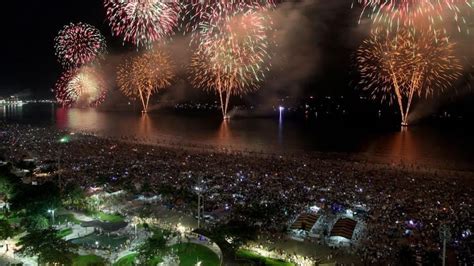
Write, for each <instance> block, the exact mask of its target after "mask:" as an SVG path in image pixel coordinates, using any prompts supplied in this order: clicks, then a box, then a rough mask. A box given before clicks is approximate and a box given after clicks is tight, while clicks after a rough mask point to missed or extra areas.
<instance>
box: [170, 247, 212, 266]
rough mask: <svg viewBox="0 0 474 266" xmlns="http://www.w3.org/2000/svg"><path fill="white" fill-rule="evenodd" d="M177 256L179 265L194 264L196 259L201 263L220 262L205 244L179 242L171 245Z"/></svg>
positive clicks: (209, 264) (207, 265)
mask: <svg viewBox="0 0 474 266" xmlns="http://www.w3.org/2000/svg"><path fill="white" fill-rule="evenodd" d="M171 248H172V249H173V250H175V251H177V252H176V254H177V255H178V257H179V260H180V263H179V265H180V266H194V265H196V263H197V262H198V261H202V265H206V266H214V265H216V266H218V265H219V264H220V261H219V257H217V255H216V254H215V253H214V252H213V251H212V250H210V249H209V248H207V247H205V246H201V245H198V244H193V243H180V244H176V245H173V246H171Z"/></svg>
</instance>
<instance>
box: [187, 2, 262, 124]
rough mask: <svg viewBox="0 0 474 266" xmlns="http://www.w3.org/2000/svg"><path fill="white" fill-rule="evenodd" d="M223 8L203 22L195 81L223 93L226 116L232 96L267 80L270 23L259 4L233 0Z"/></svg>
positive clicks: (193, 71) (194, 65) (193, 70)
mask: <svg viewBox="0 0 474 266" xmlns="http://www.w3.org/2000/svg"><path fill="white" fill-rule="evenodd" d="M223 10H225V12H224V13H221V14H220V16H215V17H212V19H211V20H203V21H202V22H200V23H199V26H198V29H199V30H198V33H199V43H198V47H197V48H196V52H195V54H194V56H193V58H192V62H191V77H192V78H191V82H192V84H193V85H194V86H195V87H198V88H202V89H205V90H213V91H216V92H217V93H218V94H219V98H220V103H221V109H222V114H223V116H224V118H226V117H227V108H228V104H229V99H230V96H231V95H244V94H246V93H248V92H251V91H254V90H256V89H257V88H258V85H259V83H261V82H262V81H263V80H264V77H265V72H266V71H267V70H268V67H269V66H268V62H269V54H268V52H267V51H268V46H269V38H268V30H269V28H268V27H269V23H268V20H267V17H266V16H265V15H264V14H263V13H262V10H261V9H260V6H259V5H256V6H252V5H249V4H247V3H241V4H240V5H237V4H235V3H233V4H229V5H228V6H227V8H224V9H223ZM211 15H212V14H211ZM211 15H207V16H208V17H210V16H211Z"/></svg>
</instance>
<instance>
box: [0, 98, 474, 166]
mask: <svg viewBox="0 0 474 266" xmlns="http://www.w3.org/2000/svg"><path fill="white" fill-rule="evenodd" d="M0 118H1V119H3V120H7V121H13V122H20V123H30V124H40V125H55V126H56V127H58V128H60V129H69V130H71V131H80V132H83V131H85V132H92V133H96V134H99V135H104V136H110V137H123V138H127V139H130V138H134V139H137V140H140V141H147V142H150V143H156V142H157V141H159V142H160V143H167V142H170V143H173V144H174V145H188V144H193V145H194V144H197V145H206V146H208V145H212V146H218V147H226V148H233V149H242V150H254V151H264V152H279V151H288V150H292V151H297V150H306V151H323V152H344V153H346V152H347V153H352V154H360V155H363V156H365V157H367V158H369V159H368V160H370V158H377V160H383V161H385V162H387V161H388V162H394V163H399V162H404V163H407V164H412V163H422V162H433V163H435V164H437V163H439V162H441V163H443V164H445V165H447V166H448V167H450V168H451V167H456V168H469V169H471V165H474V164H472V163H473V159H472V158H474V157H473V156H474V149H473V148H474V141H473V140H472V138H471V137H470V136H471V135H472V134H470V133H469V132H465V131H464V130H463V129H461V130H460V129H449V128H440V127H431V126H418V127H410V128H408V129H407V130H406V131H396V130H378V129H373V128H354V127H352V128H351V127H345V126H343V125H336V126H333V125H331V126H328V125H326V124H322V123H320V122H319V121H318V120H312V121H295V120H291V119H286V118H285V117H284V114H282V115H280V116H275V118H265V119H263V118H246V119H234V120H230V121H222V120H220V117H219V116H218V115H215V116H214V115H183V114H172V113H171V114H170V113H160V112H157V113H150V114H144V115H142V114H137V113H132V112H100V111H96V110H93V109H69V110H68V109H62V108H56V107H54V106H51V105H48V104H43V105H34V104H28V105H25V106H23V107H21V108H14V107H1V108H0Z"/></svg>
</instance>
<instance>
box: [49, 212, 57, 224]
mask: <svg viewBox="0 0 474 266" xmlns="http://www.w3.org/2000/svg"><path fill="white" fill-rule="evenodd" d="M55 211H56V210H55V209H49V210H48V213H50V214H51V217H52V219H53V225H54V212H55Z"/></svg>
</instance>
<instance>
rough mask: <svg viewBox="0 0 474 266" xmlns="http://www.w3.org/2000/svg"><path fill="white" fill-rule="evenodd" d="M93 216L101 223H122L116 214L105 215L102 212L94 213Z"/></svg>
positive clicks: (121, 218) (120, 217)
mask: <svg viewBox="0 0 474 266" xmlns="http://www.w3.org/2000/svg"><path fill="white" fill-rule="evenodd" d="M95 215H96V216H97V217H98V218H99V220H101V221H103V222H110V223H118V222H123V221H124V218H123V217H122V216H121V215H118V214H107V213H103V212H97V213H95Z"/></svg>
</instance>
